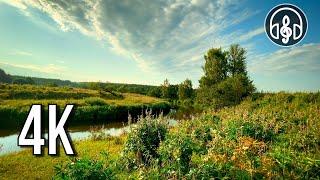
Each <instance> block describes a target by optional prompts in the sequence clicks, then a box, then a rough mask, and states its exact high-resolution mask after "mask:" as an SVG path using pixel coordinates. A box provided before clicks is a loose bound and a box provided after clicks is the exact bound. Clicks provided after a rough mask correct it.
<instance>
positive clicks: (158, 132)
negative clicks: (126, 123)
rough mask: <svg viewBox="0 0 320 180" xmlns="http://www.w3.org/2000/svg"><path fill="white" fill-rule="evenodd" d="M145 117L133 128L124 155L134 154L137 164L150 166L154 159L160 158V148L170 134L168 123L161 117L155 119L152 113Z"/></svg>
mask: <svg viewBox="0 0 320 180" xmlns="http://www.w3.org/2000/svg"><path fill="white" fill-rule="evenodd" d="M146 114H147V115H146V116H145V117H143V116H141V117H140V118H139V120H138V123H137V124H136V126H134V127H132V129H131V131H130V133H129V134H128V140H127V142H126V144H125V148H124V155H125V156H126V155H129V154H130V153H134V154H135V157H132V158H134V159H135V160H136V162H138V163H139V162H141V163H143V164H144V165H149V164H150V162H151V161H152V160H153V159H156V158H158V153H157V150H158V147H159V145H160V142H161V141H163V140H164V137H165V135H166V133H167V132H168V127H167V123H166V122H164V119H163V118H162V117H161V116H160V117H159V118H154V116H152V115H151V112H147V113H146Z"/></svg>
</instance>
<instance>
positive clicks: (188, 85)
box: [178, 79, 193, 100]
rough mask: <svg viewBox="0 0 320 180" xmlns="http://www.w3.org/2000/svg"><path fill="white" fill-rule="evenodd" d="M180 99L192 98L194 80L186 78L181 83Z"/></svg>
mask: <svg viewBox="0 0 320 180" xmlns="http://www.w3.org/2000/svg"><path fill="white" fill-rule="evenodd" d="M178 96H179V100H185V99H191V98H192V97H193V89H192V81H191V80H190V79H186V80H185V81H183V82H182V83H181V84H179V89H178Z"/></svg>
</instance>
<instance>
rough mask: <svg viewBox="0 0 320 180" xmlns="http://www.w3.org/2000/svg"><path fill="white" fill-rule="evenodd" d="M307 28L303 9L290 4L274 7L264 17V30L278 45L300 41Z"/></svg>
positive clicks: (288, 44) (289, 44) (287, 44)
mask: <svg viewBox="0 0 320 180" xmlns="http://www.w3.org/2000/svg"><path fill="white" fill-rule="evenodd" d="M307 28H308V23H307V18H306V16H305V14H304V13H303V11H302V10H301V9H299V8H298V7H296V6H294V5H291V4H281V5H278V6H276V7H274V8H273V9H272V10H271V11H270V12H269V14H268V15H267V17H266V21H265V30H266V33H267V35H268V37H269V39H270V40H271V41H272V42H274V43H276V44H278V45H280V46H291V45H294V44H297V43H298V42H300V41H301V40H302V39H303V37H304V36H305V34H306V32H307Z"/></svg>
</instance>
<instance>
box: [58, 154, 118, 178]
mask: <svg viewBox="0 0 320 180" xmlns="http://www.w3.org/2000/svg"><path fill="white" fill-rule="evenodd" d="M55 172H56V175H55V178H57V179H75V180H78V179H79V180H82V179H83V180H85V179H92V180H93V179H110V180H111V179H115V177H114V176H115V175H114V174H113V171H112V169H111V168H110V167H104V163H103V162H102V161H96V160H91V159H89V158H83V159H75V160H73V161H70V162H68V163H67V164H66V165H62V164H58V165H56V166H55Z"/></svg>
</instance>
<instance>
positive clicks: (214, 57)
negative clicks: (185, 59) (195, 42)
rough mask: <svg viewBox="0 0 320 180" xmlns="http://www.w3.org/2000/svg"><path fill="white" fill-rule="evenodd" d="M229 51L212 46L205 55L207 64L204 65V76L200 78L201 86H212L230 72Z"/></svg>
mask: <svg viewBox="0 0 320 180" xmlns="http://www.w3.org/2000/svg"><path fill="white" fill-rule="evenodd" d="M226 55H227V53H226V52H223V51H222V50H221V48H212V49H210V50H209V51H208V52H207V54H206V55H205V56H204V59H205V64H204V66H203V67H202V69H203V71H204V76H203V77H202V78H201V79H200V81H199V83H200V87H211V86H213V85H214V84H216V83H219V82H221V81H223V80H224V79H225V78H226V77H227V75H228V74H227V73H228V61H227V56H226Z"/></svg>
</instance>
